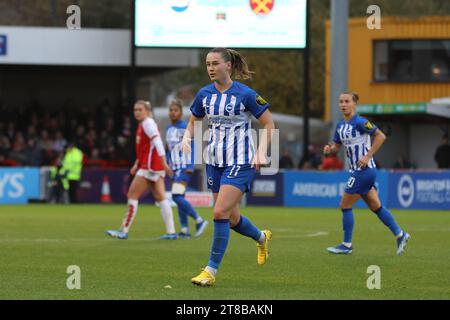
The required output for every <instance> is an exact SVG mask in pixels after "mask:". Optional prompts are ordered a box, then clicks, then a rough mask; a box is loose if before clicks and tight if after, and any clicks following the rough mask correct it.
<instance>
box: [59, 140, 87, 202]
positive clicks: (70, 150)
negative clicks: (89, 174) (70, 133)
mask: <svg viewBox="0 0 450 320" xmlns="http://www.w3.org/2000/svg"><path fill="white" fill-rule="evenodd" d="M63 168H64V169H65V170H67V179H68V180H69V199H70V203H77V202H78V201H77V191H78V184H79V182H80V180H81V170H82V168H83V152H82V151H81V150H80V149H78V148H77V147H76V145H75V143H74V142H69V143H67V149H66V154H65V156H64V160H63Z"/></svg>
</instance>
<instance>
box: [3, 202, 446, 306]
mask: <svg viewBox="0 0 450 320" xmlns="http://www.w3.org/2000/svg"><path fill="white" fill-rule="evenodd" d="M124 211H125V206H124V205H104V206H102V205H65V206H49V205H27V206H1V207H0V226H1V230H2V232H1V233H0V247H1V253H2V254H1V258H0V259H1V261H0V299H164V300H172V299H181V300H191V299H194V300H204V299H214V300H215V299H221V300H223V299H251V300H253V299H258V300H272V299H292V300H300V299H450V277H449V276H448V271H449V270H450V255H449V253H450V251H449V248H450V214H449V213H448V212H443V211H400V210H394V211H393V213H394V215H395V217H396V219H397V221H398V222H399V223H400V225H401V226H402V227H403V228H405V229H406V230H407V231H408V232H409V233H410V234H411V236H412V239H411V241H410V242H409V244H408V249H407V252H406V253H405V254H404V255H403V256H400V257H398V256H396V254H395V250H396V246H395V239H394V238H393V236H392V235H391V233H390V231H389V230H388V229H387V228H386V227H385V226H384V225H383V224H382V223H381V222H380V221H379V220H378V219H377V218H376V216H375V215H374V214H373V213H370V212H369V211H368V210H355V231H354V251H353V253H352V254H351V255H348V256H335V255H331V254H329V253H327V252H326V250H325V249H326V248H327V247H328V246H331V245H335V244H338V243H339V242H340V240H341V234H342V231H341V214H340V211H339V210H338V209H330V210H323V209H296V208H279V207H277V208H275V207H273V208H270V207H264V208H259V207H247V208H243V209H242V212H243V213H244V214H245V215H247V216H248V217H249V218H251V220H252V221H253V222H254V223H255V224H256V225H257V226H259V227H260V228H269V229H271V230H272V232H273V241H272V242H271V246H270V256H269V260H268V262H267V264H266V265H264V266H259V265H257V263H256V246H255V244H254V242H253V240H251V239H248V238H245V237H243V236H240V235H238V234H236V233H235V232H231V239H230V242H229V245H228V249H227V252H226V254H225V257H224V259H223V261H222V265H221V268H220V270H219V273H218V276H217V281H216V285H215V286H214V287H210V288H201V287H196V286H193V285H192V284H191V283H190V279H191V277H193V276H195V275H197V274H198V272H199V271H200V268H202V267H204V266H205V265H206V263H207V261H208V257H209V249H210V246H211V240H212V230H213V227H212V224H210V225H209V226H208V228H207V230H206V232H205V234H204V235H203V236H202V237H200V238H199V239H189V240H175V241H161V240H155V239H156V238H157V237H158V236H159V235H160V234H162V233H163V231H164V228H163V222H162V219H161V216H160V213H159V209H158V208H156V207H154V206H150V205H141V206H140V208H139V212H138V215H137V217H136V220H135V222H134V225H133V228H132V229H131V232H130V237H129V238H128V240H117V239H111V238H108V237H107V236H106V235H105V233H104V231H105V230H107V229H114V228H117V227H118V226H119V224H120V222H121V220H122V218H123V215H124ZM211 211H212V210H211V209H206V208H201V209H199V213H200V214H201V215H202V216H204V217H206V218H207V219H208V220H209V221H210V222H211V215H212V212H211ZM174 214H175V217H176V210H175V211H174ZM176 220H177V218H176ZM190 223H191V229H193V228H194V226H193V223H192V220H190ZM177 226H178V223H177ZM70 265H77V266H79V267H80V268H81V290H69V289H67V287H66V281H67V278H68V277H69V276H70V274H67V272H66V271H67V267H68V266H70ZM371 265H377V266H379V267H380V269H381V289H379V290H376V289H375V290H369V289H368V288H367V286H366V283H367V279H368V277H370V274H368V273H367V268H368V267H369V266H371ZM168 286H170V287H168Z"/></svg>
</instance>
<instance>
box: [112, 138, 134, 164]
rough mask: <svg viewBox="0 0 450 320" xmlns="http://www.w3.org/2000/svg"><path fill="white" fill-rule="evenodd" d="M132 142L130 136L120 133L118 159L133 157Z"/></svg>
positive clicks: (117, 150)
mask: <svg viewBox="0 0 450 320" xmlns="http://www.w3.org/2000/svg"><path fill="white" fill-rule="evenodd" d="M132 154H133V152H132V149H131V144H130V141H129V139H128V138H126V137H124V136H122V135H120V136H119V137H118V138H117V148H116V158H117V160H128V159H130V158H131V157H132Z"/></svg>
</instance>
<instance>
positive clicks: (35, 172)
mask: <svg viewBox="0 0 450 320" xmlns="http://www.w3.org/2000/svg"><path fill="white" fill-rule="evenodd" d="M39 187H40V174H39V169H38V168H26V169H22V168H0V204H25V203H28V200H30V199H38V198H39V196H40V189H39Z"/></svg>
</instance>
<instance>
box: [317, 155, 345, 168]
mask: <svg viewBox="0 0 450 320" xmlns="http://www.w3.org/2000/svg"><path fill="white" fill-rule="evenodd" d="M319 168H320V170H322V171H331V170H342V169H344V164H343V163H342V161H341V159H339V157H338V156H337V154H331V153H330V154H327V155H325V159H324V160H323V162H322V164H321V165H320V167H319Z"/></svg>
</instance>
